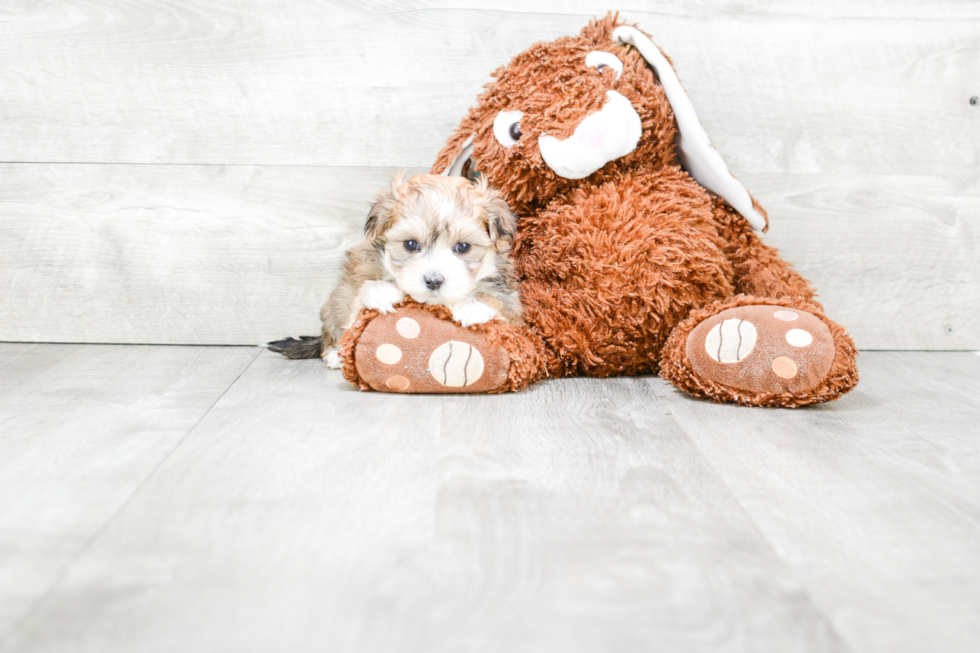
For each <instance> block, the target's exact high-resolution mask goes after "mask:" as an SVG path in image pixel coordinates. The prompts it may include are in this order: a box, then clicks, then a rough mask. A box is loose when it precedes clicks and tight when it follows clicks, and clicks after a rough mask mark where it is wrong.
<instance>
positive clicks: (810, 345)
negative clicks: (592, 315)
mask: <svg viewBox="0 0 980 653" xmlns="http://www.w3.org/2000/svg"><path fill="white" fill-rule="evenodd" d="M763 302H765V303H763ZM732 304H734V305H732ZM719 309H720V310H719ZM705 312H707V317H706V316H705V314H704V313H705ZM856 354H857V352H856V350H855V349H854V345H853V343H852V342H851V339H850V338H849V337H848V336H847V334H846V333H844V330H843V329H842V328H841V327H840V326H838V325H837V324H835V323H833V322H831V321H830V320H829V319H827V318H826V317H825V316H824V315H823V314H822V313H819V311H818V310H817V309H815V308H814V307H811V306H809V305H807V304H805V303H803V302H795V301H792V300H759V299H754V298H746V297H738V298H735V299H733V300H729V301H728V302H725V303H724V304H720V305H713V306H712V307H709V308H707V309H701V311H697V312H696V314H693V315H692V316H690V317H688V319H687V320H685V321H684V322H682V323H681V324H680V325H678V326H677V328H676V329H675V330H674V332H672V333H671V336H670V338H669V339H668V343H667V346H666V347H665V349H664V360H663V363H662V366H661V376H663V377H664V378H667V379H668V380H669V381H671V383H673V384H674V385H676V386H678V387H679V388H681V389H683V390H686V391H688V392H690V393H691V394H694V395H697V396H702V397H709V398H712V399H715V400H718V401H726V402H735V403H740V404H744V405H749V406H786V407H795V406H804V405H807V404H813V403H819V402H823V401H829V400H831V399H836V398H837V397H839V396H840V395H842V394H844V393H845V392H847V391H849V390H850V389H851V388H853V387H854V386H855V385H856V384H857V380H858V376H857V368H856V366H855V364H854V357H855V356H856Z"/></svg>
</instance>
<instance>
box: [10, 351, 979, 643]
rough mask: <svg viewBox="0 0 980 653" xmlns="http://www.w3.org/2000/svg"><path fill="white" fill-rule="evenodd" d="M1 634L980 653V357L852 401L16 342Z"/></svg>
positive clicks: (629, 381)
mask: <svg viewBox="0 0 980 653" xmlns="http://www.w3.org/2000/svg"><path fill="white" fill-rule="evenodd" d="M0 361H2V362H0V651H3V652H4V653H13V652H17V653H28V652H30V653H34V652H40V651H46V652H55V651H58V652H67V651H92V652H96V651H98V652H99V653H107V652H108V653H112V652H116V651H119V652H123V651H125V652H130V651H141V652H142V651H161V652H164V651H166V652H168V653H170V652H173V651H181V652H182V653H183V652H188V651H190V652H194V651H202V652H204V651H235V652H240V651H256V652H263V653H264V652H268V651H331V652H334V651H351V652H365V651H366V652H374V651H419V652H423V651H424V652H426V653H429V652H432V651H439V652H441V651H445V652H447V653H448V652H453V653H455V652H459V651H474V652H476V651H480V652H482V651H501V652H523V651H542V652H551V651H563V652H577V651H582V652H585V651H588V652H594V651H615V652H617V653H618V652H623V651H670V652H688V651H779V652H788V651H854V652H865V651H882V652H885V651H888V652H893V651H943V652H946V653H949V652H957V651H964V652H966V651H971V652H972V651H977V650H980V427H978V425H980V356H977V355H975V354H971V353H962V352H961V353H955V352H931V353H916V352H903V353H892V352H871V353H866V354H864V355H862V357H861V359H860V364H861V373H862V377H863V381H862V383H861V385H859V386H858V388H857V389H856V390H855V391H854V392H852V393H851V394H850V395H848V396H847V397H845V398H843V399H842V400H840V401H838V402H834V403H831V404H826V405H823V406H819V407H816V408H811V409H804V410H798V411H787V410H753V409H745V408H738V407H732V406H721V405H715V404H712V403H707V402H702V401H697V400H694V399H691V398H689V397H686V396H684V395H681V394H680V393H678V392H677V391H675V390H674V389H673V388H672V387H671V386H669V385H668V384H666V383H665V382H663V381H662V380H660V379H658V378H656V377H646V378H625V379H608V380H589V379H568V380H561V381H554V382H549V383H542V384H539V385H537V386H535V387H533V388H532V389H530V390H529V391H527V392H525V393H522V394H518V395H505V396H493V397H487V396H476V397H464V396H458V397H454V396H442V397H436V396H398V395H380V394H373V393H371V394H365V393H359V392H356V391H354V390H353V389H351V388H349V387H348V386H347V385H346V384H345V382H344V381H343V380H342V379H341V377H340V375H339V373H337V372H332V371H328V370H325V369H324V368H323V367H322V366H321V365H320V364H319V362H318V361H288V360H285V359H282V358H279V357H277V356H275V355H274V354H271V353H268V352H262V353H258V352H257V351H256V350H255V349H252V348H244V347H163V346H159V347H150V346H103V345H27V344H0Z"/></svg>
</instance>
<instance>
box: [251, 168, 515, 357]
mask: <svg viewBox="0 0 980 653" xmlns="http://www.w3.org/2000/svg"><path fill="white" fill-rule="evenodd" d="M516 227H517V218H515V217H514V214H513V213H511V211H510V209H509V208H508V206H507V203H506V202H504V200H503V199H502V198H501V197H500V194H499V193H498V192H497V191H495V190H491V189H490V188H488V186H487V181H486V179H485V178H484V177H482V176H481V177H480V178H479V179H477V180H476V181H475V182H470V181H468V180H467V179H465V178H464V177H449V176H442V175H417V176H415V177H412V178H411V179H409V180H408V181H405V182H403V181H402V176H401V174H399V175H398V176H396V177H394V178H393V180H392V183H391V186H390V187H389V188H387V189H385V190H383V191H381V193H379V194H378V197H377V199H376V200H375V202H374V205H373V206H372V208H371V211H370V213H369V214H368V218H367V222H366V223H365V224H364V236H365V240H364V241H363V242H362V243H360V244H358V245H356V246H354V247H353V248H351V249H350V250H349V251H348V252H347V258H346V260H345V261H344V267H343V270H342V271H341V275H340V282H339V283H338V284H337V287H336V288H335V289H334V291H333V292H332V293H331V294H330V298H329V299H328V300H327V303H326V304H324V305H323V308H322V309H321V310H320V317H321V318H322V319H323V333H322V334H321V336H320V337H319V338H317V337H315V336H302V337H301V338H300V339H299V340H296V339H293V338H287V339H285V340H278V341H276V342H271V343H269V344H268V345H266V346H267V347H268V348H269V349H272V350H273V351H277V352H279V353H281V354H283V355H285V356H287V357H289V358H315V357H317V356H322V357H323V359H324V360H325V361H326V363H327V365H329V366H330V367H334V368H339V367H340V360H339V358H338V356H337V350H336V343H337V341H338V340H340V337H341V336H343V334H344V332H345V331H346V330H347V329H348V328H349V327H350V326H351V324H352V323H353V322H354V318H355V317H356V316H357V314H358V313H359V312H360V311H361V309H362V308H373V309H377V310H379V311H381V312H382V313H390V312H392V311H394V310H395V309H394V305H395V304H397V303H398V302H400V301H402V300H403V299H405V297H406V296H408V297H411V298H412V299H414V300H415V301H417V302H419V303H422V304H441V305H443V306H447V307H448V308H449V309H450V310H451V311H452V314H453V319H454V320H456V321H457V322H459V323H460V324H462V325H463V326H464V327H465V326H470V325H473V324H483V323H484V322H488V321H490V320H492V319H500V320H504V321H506V322H510V323H514V324H523V319H522V308H521V302H520V294H519V292H518V288H517V281H516V278H515V275H514V271H513V266H512V264H511V260H510V248H511V243H512V242H513V239H514V231H515V229H516Z"/></svg>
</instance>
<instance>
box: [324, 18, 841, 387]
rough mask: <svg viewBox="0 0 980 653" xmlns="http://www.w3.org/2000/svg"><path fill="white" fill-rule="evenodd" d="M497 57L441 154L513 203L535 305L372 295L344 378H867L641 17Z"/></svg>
mask: <svg viewBox="0 0 980 653" xmlns="http://www.w3.org/2000/svg"><path fill="white" fill-rule="evenodd" d="M493 76H494V78H495V81H493V82H492V83H490V84H488V85H487V87H486V91H484V92H483V93H482V94H481V95H480V96H479V98H478V100H477V105H476V106H475V107H474V108H473V109H471V110H470V112H469V115H467V116H466V118H465V119H464V120H463V122H462V124H460V126H459V128H458V129H457V130H456V132H455V134H453V136H452V137H451V138H450V139H449V141H448V142H447V144H446V146H445V147H444V148H443V149H442V151H441V152H440V154H439V156H438V159H437V161H436V163H435V165H434V166H433V172H435V173H444V174H463V175H467V176H470V177H474V176H476V175H486V176H487V178H488V179H489V180H490V182H491V184H492V186H493V187H495V188H496V189H498V190H499V191H500V192H501V193H502V194H503V195H504V197H505V198H506V199H507V201H508V202H509V203H510V206H511V208H512V209H513V210H514V212H515V213H516V214H517V216H518V217H519V221H518V228H517V234H516V236H515V239H514V244H513V246H514V257H515V265H516V270H517V274H518V277H519V279H520V283H521V292H522V297H523V302H524V307H525V320H526V323H527V325H526V326H515V325H508V324H503V323H499V322H490V323H487V324H482V325H477V326H472V327H469V328H463V327H461V326H459V325H458V324H456V323H453V322H452V321H451V317H450V314H449V311H448V310H447V309H445V308H443V307H439V306H423V305H419V304H414V303H412V302H406V303H404V304H402V305H400V307H399V309H398V310H397V311H396V312H395V313H390V314H387V315H379V314H378V312H377V311H364V312H362V314H361V315H360V316H359V318H358V320H356V321H355V323H354V325H353V326H352V327H351V328H350V329H349V330H348V331H347V333H346V334H345V336H344V338H343V340H342V341H341V343H340V348H339V351H340V356H341V358H342V360H343V364H344V374H345V376H346V378H347V379H348V380H350V381H351V382H352V383H355V384H357V385H358V386H360V387H361V388H362V389H374V390H381V391H396V392H505V391H510V390H518V389H521V388H523V387H525V386H526V385H527V384H529V383H531V382H533V381H538V380H540V379H544V378H554V377H562V376H574V375H587V376H596V377H605V376H618V375H634V374H644V373H659V374H660V375H661V376H662V377H663V378H665V379H667V380H669V381H670V382H671V383H673V384H674V385H675V386H677V387H678V388H681V389H683V390H685V391H687V392H689V393H691V394H693V395H696V396H700V397H710V398H712V399H715V400H718V401H730V402H738V403H741V404H745V405H751V406H803V405H807V404H813V403H817V402H822V401H829V400H832V399H836V398H837V397H839V396H841V395H842V394H844V393H845V392H848V391H849V390H850V389H851V388H853V387H854V386H855V384H856V383H857V381H858V375H857V368H856V365H855V357H856V355H857V351H856V350H855V348H854V345H853V342H852V341H851V339H850V338H849V337H848V336H847V334H846V332H845V331H844V329H843V328H842V327H840V326H839V325H837V324H835V323H834V322H832V321H831V320H830V319H828V318H827V317H826V316H825V315H824V313H823V312H822V310H821V306H820V304H819V303H817V302H816V301H815V300H814V290H813V288H812V287H811V286H810V284H809V282H808V281H807V280H806V279H804V278H803V277H802V276H801V275H800V274H799V273H797V272H796V271H795V270H794V269H793V268H792V267H790V265H789V264H788V263H786V262H785V261H784V260H783V259H781V258H780V257H779V255H778V253H777V252H776V250H775V249H773V248H772V247H769V246H767V245H766V244H765V243H763V242H762V240H761V239H760V238H759V236H758V235H757V234H756V232H755V229H761V228H764V227H765V226H766V225H767V218H766V215H765V212H764V211H763V210H762V209H761V207H759V206H758V204H756V203H755V201H754V200H753V199H752V198H751V197H750V196H749V194H748V192H746V190H745V188H744V187H743V186H742V185H741V184H740V183H739V182H738V181H736V180H735V179H734V178H733V177H732V175H731V173H729V171H728V169H727V167H725V165H724V163H723V162H722V160H721V157H720V155H719V154H718V153H717V151H715V150H714V148H713V147H712V146H711V144H710V142H709V140H708V138H707V136H706V135H705V133H704V130H703V129H702V127H701V125H700V123H699V122H698V120H697V116H696V115H695V114H694V110H693V108H692V107H691V104H690V100H689V99H688V97H687V95H686V94H685V93H684V91H683V89H682V88H681V86H680V83H679V81H678V80H677V76H676V74H675V73H674V70H673V68H672V67H671V65H670V63H669V62H668V61H667V59H666V58H665V57H664V56H663V55H662V54H661V52H660V50H659V49H658V48H657V47H656V46H655V45H654V44H653V42H652V41H650V39H649V37H648V36H647V35H645V34H644V33H643V32H641V31H639V30H638V29H636V28H635V27H632V26H627V25H625V24H623V23H620V22H619V21H618V17H617V16H613V15H610V16H606V18H604V19H602V20H594V21H593V22H591V23H590V24H589V25H588V26H587V27H586V28H585V29H583V30H582V32H581V33H580V34H579V35H578V36H574V37H564V38H559V39H557V40H555V41H552V42H550V43H537V44H535V45H533V46H531V47H530V48H529V49H528V50H526V51H524V52H522V53H521V54H519V55H517V56H516V57H515V58H514V59H513V61H511V62H510V64H508V65H507V66H504V67H502V68H500V69H498V70H497V71H496V72H494V74H493ZM382 345H386V347H383V348H382ZM379 348H382V351H385V352H389V353H390V352H391V351H394V349H393V348H396V349H397V350H398V351H399V352H401V355H400V356H399V357H397V360H392V359H393V357H392V356H390V355H388V356H380V357H379V356H378V355H377V352H378V350H379ZM382 359H384V360H382Z"/></svg>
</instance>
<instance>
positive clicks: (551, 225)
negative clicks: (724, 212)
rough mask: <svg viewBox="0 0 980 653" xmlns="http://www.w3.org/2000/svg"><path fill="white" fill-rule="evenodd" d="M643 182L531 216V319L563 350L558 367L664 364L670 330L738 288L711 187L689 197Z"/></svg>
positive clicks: (523, 233) (523, 230)
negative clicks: (654, 189)
mask: <svg viewBox="0 0 980 653" xmlns="http://www.w3.org/2000/svg"><path fill="white" fill-rule="evenodd" d="M636 190H637V189H635V188H629V187H623V186H615V187H613V186H612V185H606V186H604V187H602V188H599V189H595V192H593V193H592V194H590V195H588V196H586V197H584V198H582V197H581V196H580V197H579V198H577V199H578V200H579V201H577V202H576V203H575V204H570V205H566V206H562V207H558V208H557V209H552V210H549V211H546V212H542V213H541V214H539V215H537V216H534V217H533V218H530V219H527V220H524V219H522V222H521V224H520V227H519V232H520V233H519V235H518V240H519V247H518V248H517V251H518V260H517V263H518V271H519V273H520V277H521V279H522V282H521V292H522V297H523V301H524V305H525V319H526V321H527V323H528V324H529V326H530V327H531V328H532V329H533V330H534V331H536V332H537V333H538V334H539V335H540V336H541V337H542V338H543V339H544V341H545V342H546V343H547V345H548V346H549V348H550V349H552V351H553V352H554V353H555V354H557V361H558V362H556V364H555V369H553V370H552V373H555V374H586V375H589V376H614V375H629V374H641V373H646V372H656V371H657V365H658V362H659V358H660V351H661V348H662V346H663V343H664V341H665V340H666V338H667V335H668V334H669V332H670V330H671V328H672V327H673V326H674V325H675V324H677V323H678V322H679V321H680V320H682V319H683V318H684V317H685V316H686V315H687V313H688V312H689V311H690V310H691V309H692V308H696V307H699V306H702V305H704V304H706V303H708V302H711V301H714V300H716V299H721V298H725V297H730V296H732V295H733V294H734V289H733V285H732V281H733V277H734V271H733V269H732V266H731V264H730V262H729V261H728V260H727V259H726V258H725V256H724V255H723V253H722V251H721V245H722V243H721V242H720V241H719V238H718V235H717V231H716V229H715V228H714V223H713V222H712V219H711V212H710V206H711V205H710V200H709V199H708V198H707V196H706V195H704V194H703V191H702V193H701V194H700V195H698V194H694V196H693V199H692V201H688V202H686V203H684V202H678V195H677V194H676V193H675V192H671V191H670V190H669V189H665V190H663V192H662V193H660V194H657V193H650V189H649V188H647V189H643V190H646V191H647V194H646V196H645V197H642V198H638V197H637V195H636V194H635V191H636ZM675 190H676V189H675ZM699 190H700V189H699Z"/></svg>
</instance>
